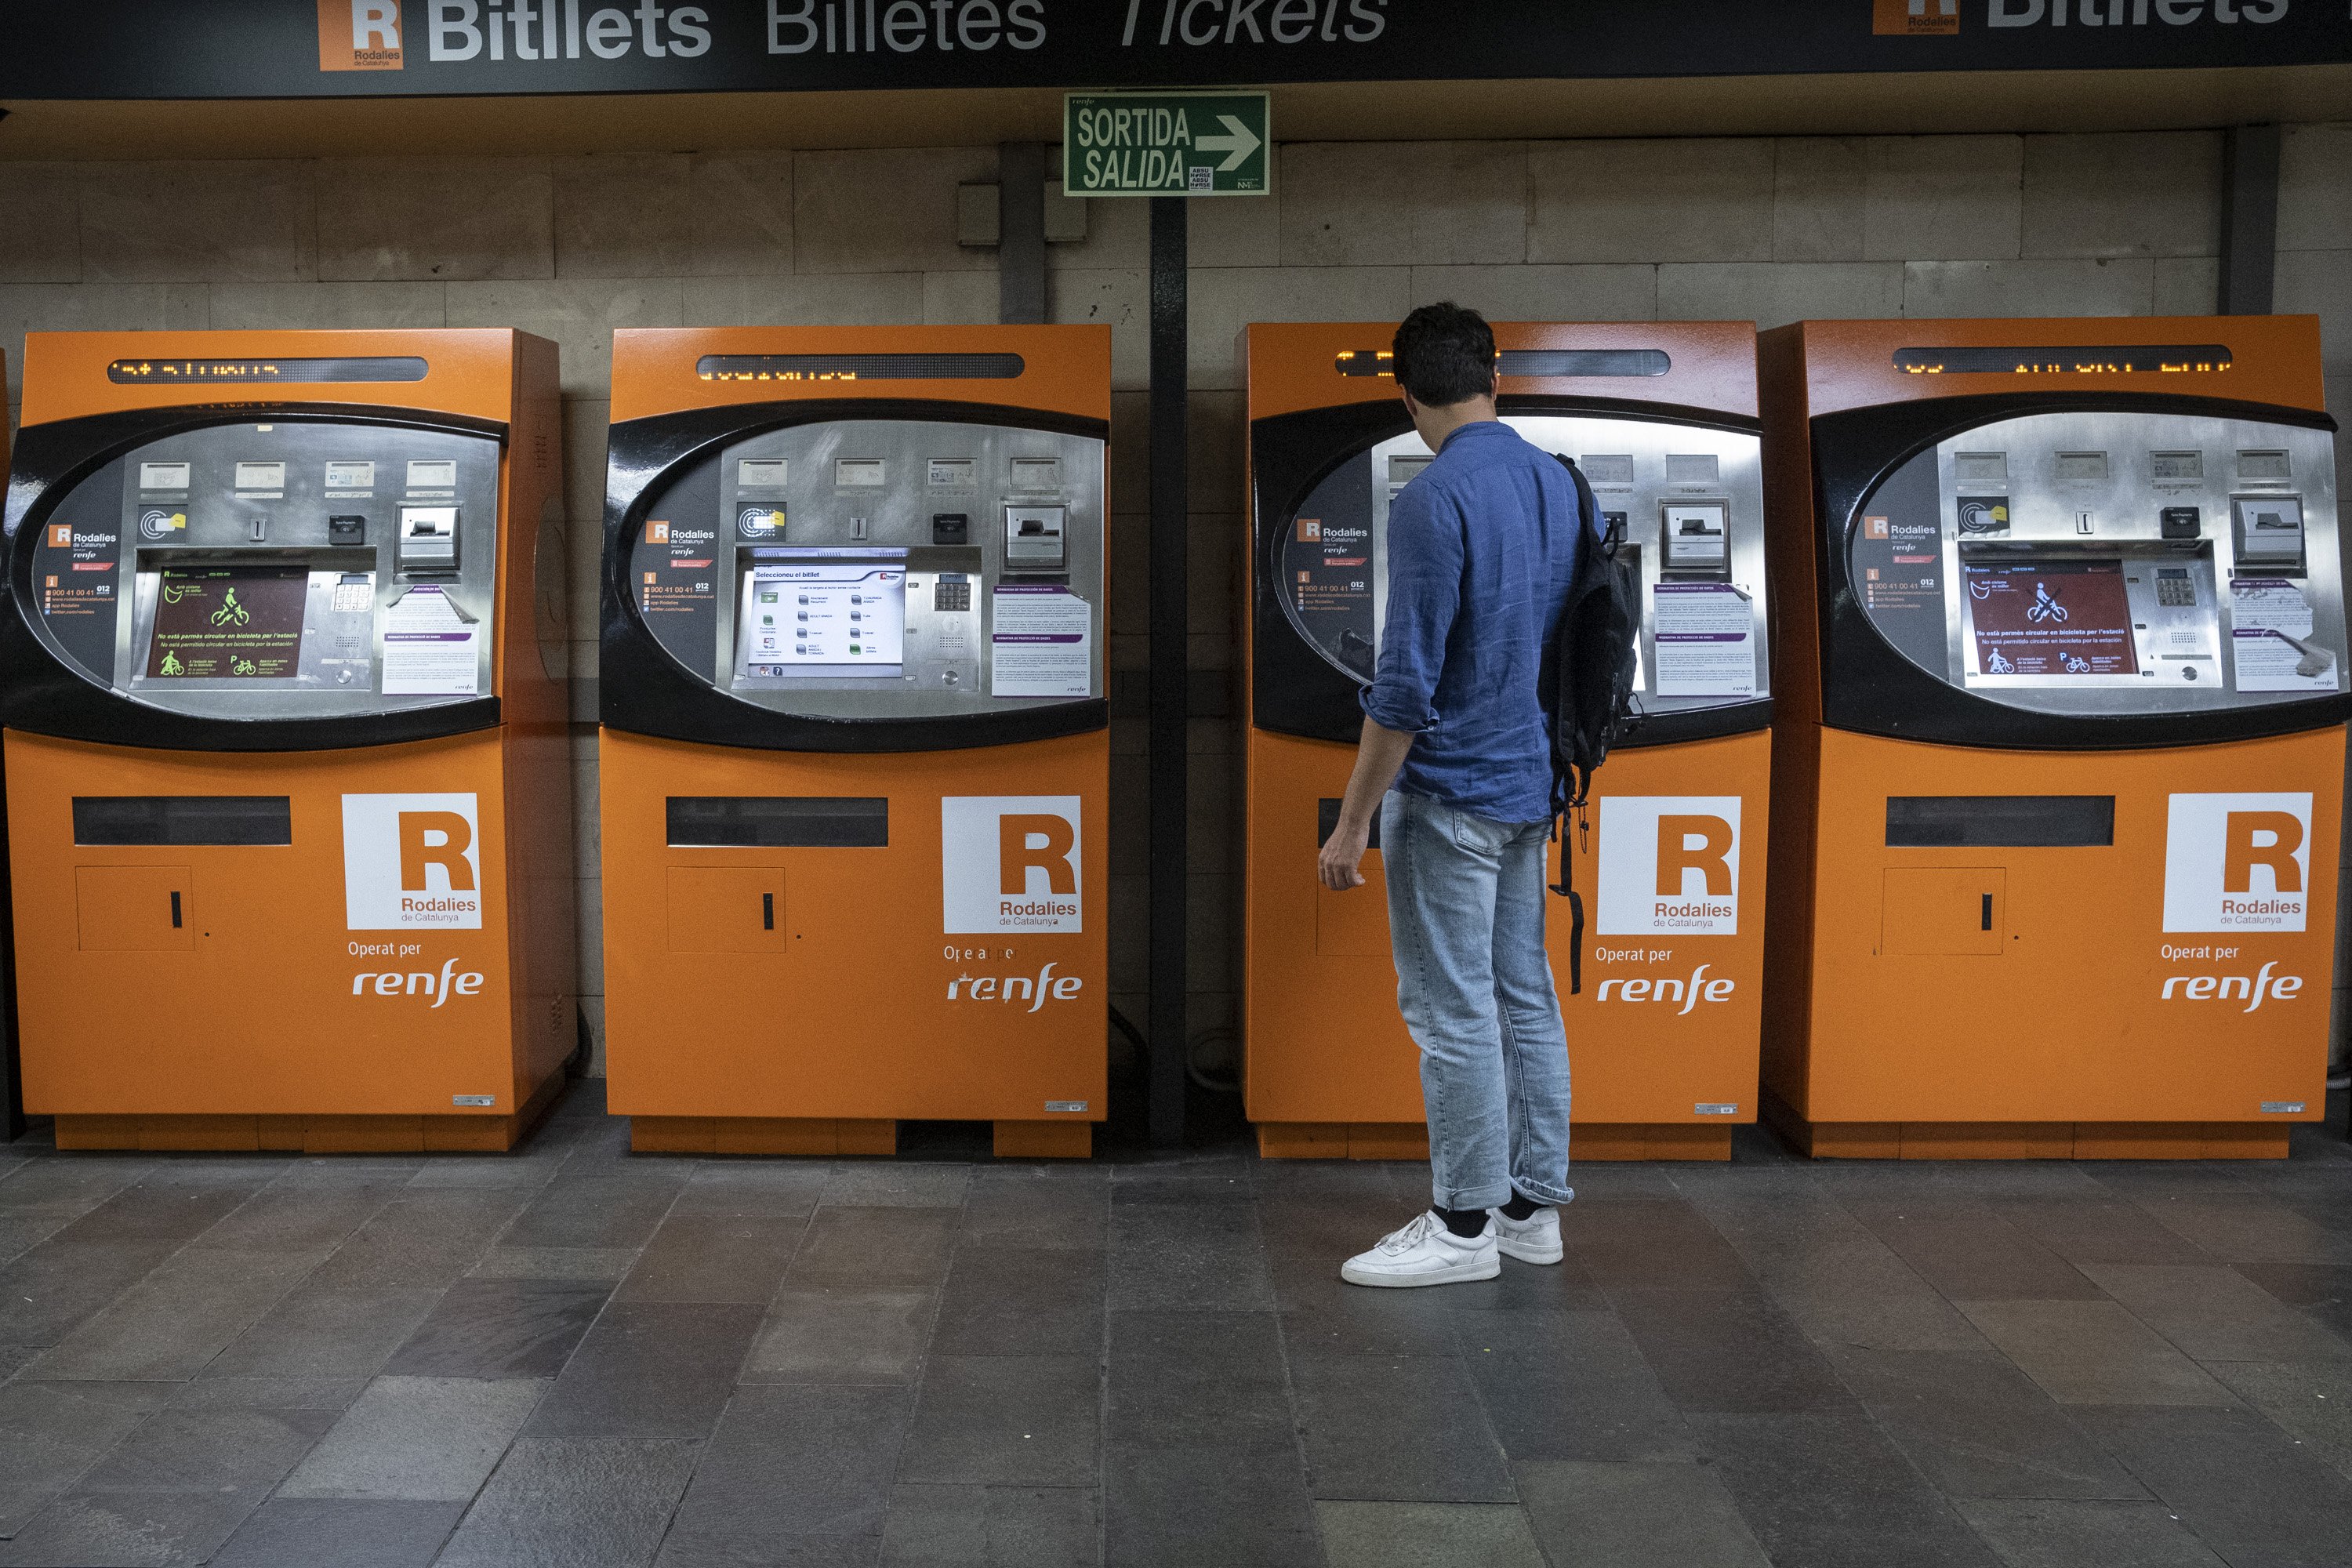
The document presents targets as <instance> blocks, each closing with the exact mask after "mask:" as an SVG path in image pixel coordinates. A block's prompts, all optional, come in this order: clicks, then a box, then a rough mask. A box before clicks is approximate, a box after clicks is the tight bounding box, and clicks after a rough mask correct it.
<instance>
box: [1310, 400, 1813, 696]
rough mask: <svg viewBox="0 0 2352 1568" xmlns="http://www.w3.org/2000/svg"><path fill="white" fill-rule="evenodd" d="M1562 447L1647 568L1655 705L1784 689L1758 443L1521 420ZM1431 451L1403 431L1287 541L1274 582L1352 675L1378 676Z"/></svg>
mask: <svg viewBox="0 0 2352 1568" xmlns="http://www.w3.org/2000/svg"><path fill="white" fill-rule="evenodd" d="M1504 422H1505V423H1506V424H1508V425H1509V426H1512V427H1513V428H1514V429H1516V430H1517V431H1518V432H1519V434H1521V435H1522V436H1524V437H1527V438H1528V440H1529V441H1531V442H1533V443H1534V444H1535V445H1537V446H1538V447H1542V448H1543V449H1544V450H1546V451H1548V452H1555V453H1565V454H1567V455H1568V456H1570V457H1571V458H1575V459H1576V461H1577V463H1578V465H1579V466H1580V467H1581V468H1583V470H1584V474H1585V478H1586V479H1588V480H1590V481H1591V485H1592V489H1593V492H1594V496H1595V498H1596V500H1598V501H1599V503H1600V506H1601V513H1602V515H1603V517H1604V519H1606V520H1607V521H1610V522H1612V523H1618V524H1622V526H1623V529H1624V537H1625V540H1626V542H1627V544H1628V546H1630V547H1631V548H1632V549H1633V552H1634V554H1635V558H1636V559H1637V560H1638V562H1639V563H1640V565H1641V571H1642V589H1643V594H1642V606H1643V613H1642V637H1641V648H1640V656H1641V669H1640V674H1639V677H1638V680H1637V684H1636V686H1635V691H1636V693H1637V695H1638V696H1639V697H1640V699H1641V701H1642V705H1643V708H1644V709H1646V710H1650V711H1652V712H1687V711H1696V710H1704V709H1708V708H1717V707H1723V706H1727V705H1731V704H1735V703H1748V702H1753V701H1755V700H1758V699H1759V698H1763V697H1766V696H1769V694H1770V689H1771V688H1770V679H1771V678H1770V653H1769V647H1768V645H1767V642H1766V629H1767V623H1766V619H1765V615H1766V612H1765V604H1764V497H1763V479H1762V473H1761V466H1760V453H1759V439H1758V437H1755V436H1753V435H1750V434H1747V433H1745V432H1741V431H1736V430H1717V429H1707V428H1703V427H1697V426H1687V425H1679V424H1668V423H1664V422H1662V421H1647V420H1642V419H1636V418H1626V417H1605V416H1543V415H1507V416H1505V420H1504ZM1431 461H1432V454H1431V452H1430V450H1429V448H1428V447H1427V446H1425V445H1424V444H1423V442H1422V439H1421V437H1419V436H1416V435H1412V434H1410V433H1408V434H1405V435H1402V436H1397V437H1391V438H1389V439H1387V440H1383V441H1381V442H1379V443H1378V444H1376V445H1374V446H1373V447H1370V448H1369V449H1368V450H1366V451H1364V452H1362V453H1360V454H1359V455H1357V456H1354V457H1351V458H1349V459H1348V460H1347V461H1345V462H1343V463H1342V464H1340V465H1339V467H1338V468H1335V469H1333V470H1332V471H1331V472H1330V473H1329V474H1328V476H1326V477H1325V478H1324V479H1323V480H1322V481H1321V482H1320V483H1319V484H1318V485H1317V486H1316V487H1315V489H1314V490H1313V492H1312V493H1311V494H1309V496H1308V497H1307V500H1306V502H1305V504H1304V505H1302V506H1300V507H1299V508H1298V510H1297V513H1296V514H1295V515H1294V516H1292V517H1290V518H1287V519H1284V520H1282V523H1281V530H1280V533H1279V535H1278V537H1277V539H1276V552H1277V554H1276V568H1277V571H1276V592H1277V596H1278V597H1279V598H1280V600H1281V603H1282V605H1283V610H1284V614H1285V615H1286V616H1287V617H1288V620H1289V622H1290V626H1291V627H1292V629H1293V630H1295V631H1296V632H1297V634H1298V635H1299V637H1302V638H1303V639H1305V640H1306V642H1307V644H1308V645H1309V646H1310V647H1313V648H1314V649H1315V651H1316V652H1317V653H1318V654H1319V655H1321V656H1322V658H1324V659H1325V660H1326V661H1327V662H1328V663H1329V664H1330V665H1331V666H1332V667H1333V668H1337V669H1338V670H1339V672H1340V673H1342V674H1344V675H1346V676H1347V677H1348V678H1349V679H1351V680H1354V681H1356V682H1359V683H1363V682H1369V681H1370V679H1372V675H1373V668H1374V664H1375V661H1376V660H1377V658H1378V655H1379V647H1380V640H1381V634H1382V632H1383V631H1384V630H1385V627H1386V623H1387V618H1388V521H1389V509H1390V507H1391V504H1392V503H1393V502H1394V500H1395V499H1396V496H1397V494H1398V492H1399V491H1401V490H1402V489H1403V488H1404V486H1405V485H1406V484H1407V483H1409V482H1410V481H1411V480H1412V478H1413V477H1414V476H1415V475H1417V474H1418V473H1420V472H1421V470H1422V469H1423V468H1426V467H1427V466H1428V465H1429V463H1430V462H1431Z"/></svg>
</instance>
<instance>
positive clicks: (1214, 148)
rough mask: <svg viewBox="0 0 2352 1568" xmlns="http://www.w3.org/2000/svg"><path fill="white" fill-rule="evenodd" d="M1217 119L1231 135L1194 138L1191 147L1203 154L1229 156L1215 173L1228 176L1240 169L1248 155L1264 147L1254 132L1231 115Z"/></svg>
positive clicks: (1220, 116) (1218, 166) (1224, 115)
mask: <svg viewBox="0 0 2352 1568" xmlns="http://www.w3.org/2000/svg"><path fill="white" fill-rule="evenodd" d="M1217 118H1218V119H1219V120H1222V121H1224V122H1225V129H1226V130H1228V131H1230V132H1233V134H1232V135H1230V136H1195V137H1193V138H1192V145H1193V146H1195V147H1198V148H1199V149H1200V150H1201V151H1202V152H1203V153H1227V154H1229V156H1227V158H1226V159H1225V161H1224V162H1223V163H1220V164H1218V165H1217V173H1219V174H1232V173H1233V172H1234V170H1235V169H1238V168H1240V167H1241V166H1242V164H1243V163H1245V162H1246V161H1247V160H1248V158H1249V155H1250V154H1251V153H1255V152H1256V151H1257V150H1258V149H1259V148H1260V147H1261V146H1263V145H1265V143H1263V142H1260V141H1259V140H1258V139H1257V132H1255V131H1252V130H1251V129H1250V128H1249V127H1248V126H1246V125H1244V124H1243V123H1242V122H1241V121H1238V120H1235V119H1234V117H1233V116H1232V115H1230V114H1220V115H1218V116H1217Z"/></svg>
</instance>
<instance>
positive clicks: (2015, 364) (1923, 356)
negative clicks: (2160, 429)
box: [1895, 343, 2231, 375]
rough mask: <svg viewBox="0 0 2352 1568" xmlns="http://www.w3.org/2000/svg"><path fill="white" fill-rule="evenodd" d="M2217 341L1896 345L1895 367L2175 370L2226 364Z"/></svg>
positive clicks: (1935, 371) (1977, 371)
mask: <svg viewBox="0 0 2352 1568" xmlns="http://www.w3.org/2000/svg"><path fill="white" fill-rule="evenodd" d="M2230 365H2231V356H2230V350H2229V347H2228V345H2227V344H2223V343H2089V344H2083V345H2078V346H2058V345H2048V344H2039V345H2035V346H2032V347H2027V348H2000V347H1991V348H1917V349H1896V350H1895V369H1897V370H1899V371H1902V372H1904V373H1906V374H1910V375H1946V374H1954V375H2120V374H2126V373H2130V374H2140V373H2145V374H2165V375H2179V374H2201V373H2210V372H2213V371H2223V370H2228V369H2229V368H2230Z"/></svg>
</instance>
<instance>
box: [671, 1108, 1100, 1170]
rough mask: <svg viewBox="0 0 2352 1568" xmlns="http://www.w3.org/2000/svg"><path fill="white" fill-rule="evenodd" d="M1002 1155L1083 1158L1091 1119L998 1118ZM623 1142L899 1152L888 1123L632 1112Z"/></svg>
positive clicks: (675, 1148)
mask: <svg viewBox="0 0 2352 1568" xmlns="http://www.w3.org/2000/svg"><path fill="white" fill-rule="evenodd" d="M995 1128H996V1136H995V1145H994V1146H995V1152H996V1157H997V1158H998V1159H1000V1160H1085V1159H1089V1158H1091V1157H1092V1156H1093V1154H1094V1151H1095V1124H1094V1123H1093V1122H1091V1121H999V1122H997V1123H995ZM629 1147H630V1148H631V1149H633V1150H635V1152H638V1153H640V1154H817V1155H826V1154H879V1155H885V1156H887V1155H893V1154H896V1153H898V1122H896V1121H890V1120H887V1119H883V1120H860V1119H851V1118H846V1117H844V1118H832V1117H793V1116H632V1117H631V1118H629Z"/></svg>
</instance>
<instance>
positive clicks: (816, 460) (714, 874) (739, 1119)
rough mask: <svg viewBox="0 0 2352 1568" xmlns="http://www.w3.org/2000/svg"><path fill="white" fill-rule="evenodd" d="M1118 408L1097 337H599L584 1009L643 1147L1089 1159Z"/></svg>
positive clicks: (999, 331)
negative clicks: (987, 1150) (592, 1016)
mask: <svg viewBox="0 0 2352 1568" xmlns="http://www.w3.org/2000/svg"><path fill="white" fill-rule="evenodd" d="M1109 418H1110V332H1109V329H1108V328H1104V327H1085V326H1041V327H990V326H979V327H873V328H809V327H775V328H737V329H723V330H708V331H706V330H688V331H670V330H661V331H622V332H620V333H618V334H617V335H616V337H615V339H614V353H613V429H612V441H611V447H610V467H609V471H608V479H607V489H606V497H605V517H604V611H603V616H604V647H603V661H602V668H601V684H602V702H603V718H604V727H603V731H602V742H601V745H602V759H603V796H604V802H603V814H604V971H605V1026H606V1062H607V1070H608V1072H609V1074H610V1093H611V1100H610V1103H611V1106H612V1109H613V1110H615V1111H617V1112H622V1113H625V1114H626V1115H628V1116H629V1117H630V1118H632V1132H631V1136H632V1141H633V1142H634V1144H635V1147H636V1148H638V1149H641V1150H666V1151H698V1152H719V1153H730V1152H732V1153H806V1154H825V1153H836V1152H838V1153H881V1154H887V1153H890V1152H893V1151H894V1150H895V1149H896V1147H897V1124H898V1122H899V1121H992V1122H993V1123H994V1124H995V1147H996V1151H997V1152H999V1153H1000V1154H1007V1155H1067V1156H1083V1155H1085V1154H1086V1153H1087V1152H1088V1151H1089V1149H1090V1148H1091V1147H1092V1142H1093V1133H1094V1123H1096V1122H1097V1121H1101V1120H1103V1117H1104V1111H1105V1108H1104V1096H1105V1092H1106V1088H1107V1078H1108V1061H1107V1058H1106V1051H1105V1043H1106V1034H1107V1027H1106V1026H1107V1023H1108V995H1107V988H1108V958H1109V948H1108V942H1107V941H1106V938H1105V931H1106V928H1107V926H1108V919H1109V913H1110V911H1109V909H1108V902H1109V899H1108V891H1109V889H1108V872H1109V862H1108V822H1107V817H1106V813H1107V810H1108V794H1109V768H1110V750H1109V719H1110V708H1109V702H1108V694H1107V686H1106V681H1107V669H1108V664H1107V659H1106V643H1107V640H1108V598H1107V595H1106V594H1105V581H1106V579H1105V572H1104V565H1105V561H1106V558H1107V535H1106V531H1105V522H1106V519H1107V516H1108V509H1107V504H1106V500H1105V491H1106V488H1107V483H1108V470H1107V468H1106V467H1105V461H1106V455H1107V451H1108V446H1107V442H1108V435H1109Z"/></svg>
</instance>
